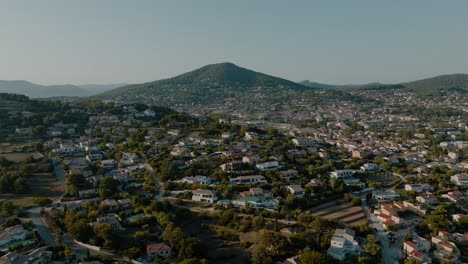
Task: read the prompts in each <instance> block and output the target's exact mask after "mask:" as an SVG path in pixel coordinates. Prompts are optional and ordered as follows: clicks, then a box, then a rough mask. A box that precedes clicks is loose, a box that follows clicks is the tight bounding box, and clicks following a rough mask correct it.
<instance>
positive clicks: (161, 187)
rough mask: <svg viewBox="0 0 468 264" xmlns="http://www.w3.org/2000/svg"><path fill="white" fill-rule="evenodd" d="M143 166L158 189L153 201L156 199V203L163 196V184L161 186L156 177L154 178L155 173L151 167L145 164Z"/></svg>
mask: <svg viewBox="0 0 468 264" xmlns="http://www.w3.org/2000/svg"><path fill="white" fill-rule="evenodd" d="M143 165H144V166H145V167H146V169H147V170H148V171H149V173H150V174H151V177H153V180H154V181H155V182H156V184H157V185H158V187H159V190H158V193H157V194H155V195H154V199H156V200H158V201H161V200H162V198H163V196H164V184H162V183H161V182H160V181H159V178H158V176H156V173H155V172H154V169H153V167H151V165H149V164H148V163H145V164H143Z"/></svg>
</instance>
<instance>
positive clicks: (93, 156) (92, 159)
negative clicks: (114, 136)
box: [86, 154, 102, 163]
mask: <svg viewBox="0 0 468 264" xmlns="http://www.w3.org/2000/svg"><path fill="white" fill-rule="evenodd" d="M86 160H87V161H89V162H90V163H95V162H98V161H101V160H102V154H89V155H86Z"/></svg>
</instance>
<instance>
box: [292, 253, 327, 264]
mask: <svg viewBox="0 0 468 264" xmlns="http://www.w3.org/2000/svg"><path fill="white" fill-rule="evenodd" d="M299 260H300V261H301V263H307V264H323V263H327V262H328V259H327V256H325V254H323V253H320V252H317V251H306V252H304V253H302V254H301V255H300V256H299Z"/></svg>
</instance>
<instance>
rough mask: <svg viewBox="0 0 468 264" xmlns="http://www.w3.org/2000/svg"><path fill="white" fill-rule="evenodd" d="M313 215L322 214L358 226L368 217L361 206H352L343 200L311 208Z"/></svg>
mask: <svg viewBox="0 0 468 264" xmlns="http://www.w3.org/2000/svg"><path fill="white" fill-rule="evenodd" d="M311 213H312V215H314V216H320V217H322V218H325V219H329V220H332V219H333V220H336V221H338V222H341V223H344V224H347V225H351V226H358V225H361V224H365V223H367V217H366V215H365V213H364V210H363V209H362V207H361V206H352V205H350V204H349V203H345V202H344V201H342V200H337V201H332V202H328V203H325V204H322V205H320V206H317V207H315V208H313V209H312V210H311Z"/></svg>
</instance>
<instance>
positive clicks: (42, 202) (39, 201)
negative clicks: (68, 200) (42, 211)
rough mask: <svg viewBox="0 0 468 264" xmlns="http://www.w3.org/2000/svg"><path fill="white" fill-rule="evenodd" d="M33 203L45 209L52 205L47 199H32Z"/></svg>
mask: <svg viewBox="0 0 468 264" xmlns="http://www.w3.org/2000/svg"><path fill="white" fill-rule="evenodd" d="M34 203H35V204H36V205H37V206H40V207H45V206H48V205H51V204H52V200H51V199H49V198H47V197H36V198H34Z"/></svg>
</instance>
